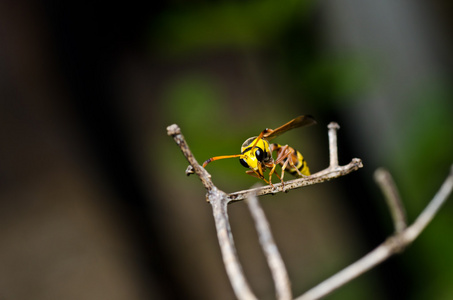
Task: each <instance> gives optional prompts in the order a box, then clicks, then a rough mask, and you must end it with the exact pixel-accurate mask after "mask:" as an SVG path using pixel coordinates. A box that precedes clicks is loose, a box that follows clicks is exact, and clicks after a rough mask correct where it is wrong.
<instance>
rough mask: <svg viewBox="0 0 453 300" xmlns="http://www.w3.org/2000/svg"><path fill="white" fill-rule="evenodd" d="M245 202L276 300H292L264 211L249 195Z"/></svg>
mask: <svg viewBox="0 0 453 300" xmlns="http://www.w3.org/2000/svg"><path fill="white" fill-rule="evenodd" d="M246 202H247V205H248V207H249V209H250V214H251V215H252V217H253V219H254V220H255V227H256V231H257V232H258V237H259V241H260V243H261V247H262V248H263V251H264V254H265V256H266V259H267V264H268V265H269V268H270V270H271V273H272V278H273V279H274V285H275V290H276V294H277V299H279V300H290V299H292V293H291V282H290V281H289V277H288V272H286V268H285V264H284V263H283V259H282V257H281V256H280V252H279V251H278V249H277V245H276V244H275V242H274V238H273V237H272V233H271V229H270V227H269V223H268V222H267V220H266V216H265V215H264V211H263V209H262V208H261V206H260V204H259V202H258V198H256V196H255V195H250V196H249V197H248V198H247V200H246Z"/></svg>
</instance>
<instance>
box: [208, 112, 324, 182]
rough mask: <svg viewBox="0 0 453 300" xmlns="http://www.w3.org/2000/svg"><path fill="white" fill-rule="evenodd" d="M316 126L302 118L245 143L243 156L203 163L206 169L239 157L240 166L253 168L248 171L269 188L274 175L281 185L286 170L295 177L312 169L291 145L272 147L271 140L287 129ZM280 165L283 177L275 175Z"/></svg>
mask: <svg viewBox="0 0 453 300" xmlns="http://www.w3.org/2000/svg"><path fill="white" fill-rule="evenodd" d="M313 124H316V121H315V119H314V118H313V117H312V116H310V115H302V116H299V117H297V118H295V119H293V120H291V121H289V122H288V123H286V124H283V125H282V126H280V127H278V128H276V129H269V128H266V129H264V130H263V131H262V132H261V133H260V134H259V135H258V136H254V137H251V138H248V139H246V140H245V142H244V143H243V144H242V147H241V154H235V155H222V156H215V157H212V158H210V159H208V160H206V161H205V162H204V163H203V167H206V165H207V164H209V163H210V162H212V161H215V160H219V159H225V158H233V157H239V162H240V163H241V165H243V166H244V167H246V168H249V169H250V170H247V171H246V173H247V174H249V175H252V176H254V177H257V178H260V179H262V180H264V181H265V182H266V183H267V184H270V185H272V175H273V174H274V173H275V175H277V177H278V178H279V179H280V181H281V182H282V184H283V177H284V175H285V171H287V172H288V173H290V174H292V175H294V176H296V177H303V176H309V175H310V170H309V168H308V166H307V163H306V161H305V159H304V157H303V156H302V154H301V153H300V152H299V151H297V150H296V149H294V148H292V147H290V146H288V145H284V146H282V145H280V144H270V143H269V141H270V140H272V139H274V138H276V137H277V136H279V135H281V134H282V133H285V132H286V131H288V130H291V129H294V128H298V127H303V126H309V125H313ZM274 152H275V153H276V158H275V159H274V158H273V157H272V153H274ZM277 165H281V168H282V172H281V175H278V173H277V172H275V167H276V166H277ZM267 169H270V171H269V180H267V179H266V178H264V172H265V171H266V170H267ZM272 186H273V185H272Z"/></svg>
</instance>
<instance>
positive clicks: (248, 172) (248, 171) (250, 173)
mask: <svg viewBox="0 0 453 300" xmlns="http://www.w3.org/2000/svg"><path fill="white" fill-rule="evenodd" d="M245 173H246V174H248V175H250V176H253V177H256V178H259V179H262V180H264V181H265V182H266V183H267V184H270V185H271V186H272V187H273V185H272V183H269V181H267V180H266V179H265V178H264V177H262V176H259V175H258V174H256V173H255V171H253V170H247V171H245Z"/></svg>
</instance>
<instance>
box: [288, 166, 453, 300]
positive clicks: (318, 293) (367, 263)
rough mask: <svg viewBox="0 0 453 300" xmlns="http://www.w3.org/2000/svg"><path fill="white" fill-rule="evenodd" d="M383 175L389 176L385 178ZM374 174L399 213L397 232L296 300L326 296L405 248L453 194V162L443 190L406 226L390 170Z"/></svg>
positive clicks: (308, 299)
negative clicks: (452, 193)
mask: <svg viewBox="0 0 453 300" xmlns="http://www.w3.org/2000/svg"><path fill="white" fill-rule="evenodd" d="M383 172H384V173H383ZM382 176H385V177H387V178H383V177H382ZM375 178H376V180H377V181H378V182H379V184H380V185H381V186H382V187H383V190H384V195H385V196H386V197H387V198H388V199H387V203H388V206H389V209H390V211H391V213H392V215H393V216H396V217H394V221H395V228H396V233H395V234H394V235H392V236H390V237H389V238H387V240H385V241H384V242H383V243H382V244H381V245H379V246H378V247H377V248H375V249H374V250H373V251H371V252H370V253H368V254H367V255H365V256H364V257H362V258H361V259H359V260H358V261H356V262H355V263H353V264H352V265H350V266H348V267H346V268H345V269H343V270H342V271H340V272H338V273H337V274H335V275H334V276H332V277H330V278H328V279H327V280H325V281H324V282H322V283H320V284H319V285H317V286H315V287H314V288H312V289H311V290H309V291H307V292H306V293H304V294H303V295H302V296H300V297H298V298H297V299H296V300H311V299H319V298H322V297H325V296H326V295H328V294H330V293H332V292H333V291H334V290H336V289H338V288H339V287H341V286H343V285H345V284H346V283H347V282H349V281H351V280H353V279H354V278H356V277H358V276H360V275H361V274H363V273H365V272H366V271H368V270H370V269H371V268H373V267H374V266H376V265H378V264H380V263H381V262H383V261H385V260H386V259H388V258H389V257H391V256H392V255H394V254H397V253H400V252H402V251H403V250H404V249H405V248H406V247H407V246H409V245H410V244H411V243H412V242H413V241H414V240H415V239H416V238H417V237H418V236H419V235H420V233H421V232H422V231H423V229H425V228H426V226H427V225H428V223H429V222H430V221H431V220H432V219H433V218H434V216H435V215H436V213H437V211H438V210H439V208H440V207H441V205H442V204H443V203H444V202H445V201H446V200H447V199H448V196H449V195H450V194H451V192H452V189H453V165H452V166H451V170H450V174H449V175H448V177H447V179H446V180H445V181H444V183H443V184H442V186H441V187H440V190H439V191H438V192H437V194H436V195H435V196H434V198H433V199H432V200H431V202H430V203H429V204H428V206H426V208H425V209H424V210H423V211H422V213H421V214H420V215H419V216H418V218H417V219H416V220H415V222H414V223H413V224H412V225H411V226H409V227H406V226H405V221H404V217H403V216H404V213H403V211H404V209H403V208H402V205H401V202H400V201H399V197H397V196H395V195H397V192H396V188H395V187H394V184H393V181H392V179H391V177H390V174H389V173H388V172H386V171H383V170H380V169H378V170H377V171H376V173H375ZM389 191H392V192H389ZM396 202H398V204H396ZM402 224H403V225H402Z"/></svg>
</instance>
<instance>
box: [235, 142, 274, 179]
mask: <svg viewBox="0 0 453 300" xmlns="http://www.w3.org/2000/svg"><path fill="white" fill-rule="evenodd" d="M253 145H255V147H253V148H252V146H253ZM241 153H242V156H241V159H242V160H243V161H244V162H245V163H246V164H247V165H248V167H249V168H250V169H252V170H253V171H255V173H257V174H258V175H259V176H263V171H264V170H263V165H262V162H263V159H264V157H268V156H270V155H271V152H270V149H269V142H268V141H266V140H264V139H259V140H258V141H257V137H252V138H249V139H247V140H246V141H245V142H244V144H242V147H241ZM257 153H260V157H257Z"/></svg>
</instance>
